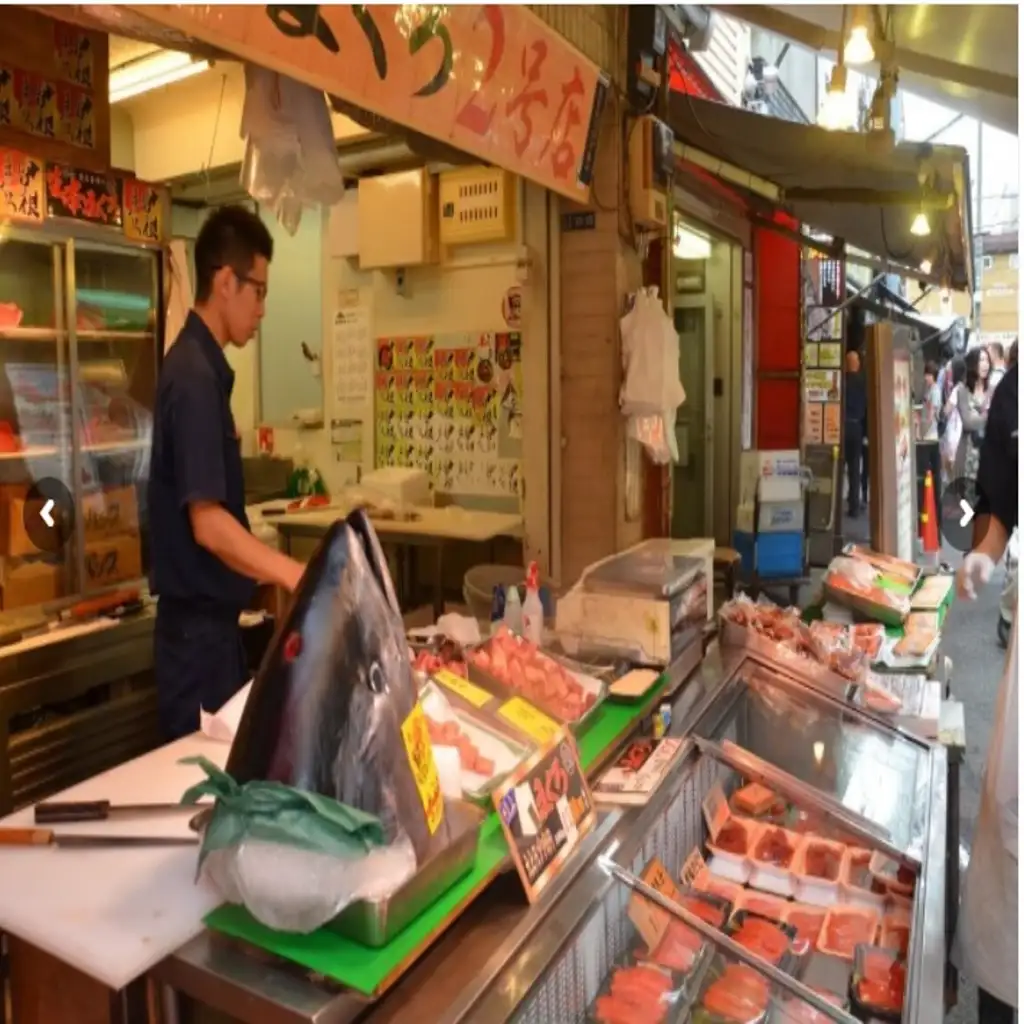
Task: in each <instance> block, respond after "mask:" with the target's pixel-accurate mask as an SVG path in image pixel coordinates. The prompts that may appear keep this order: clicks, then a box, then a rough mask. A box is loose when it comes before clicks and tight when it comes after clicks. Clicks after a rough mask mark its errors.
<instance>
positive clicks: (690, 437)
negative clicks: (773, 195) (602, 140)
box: [669, 218, 743, 545]
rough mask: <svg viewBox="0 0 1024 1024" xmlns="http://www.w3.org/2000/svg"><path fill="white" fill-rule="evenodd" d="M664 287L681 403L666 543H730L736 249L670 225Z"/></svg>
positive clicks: (688, 227)
mask: <svg viewBox="0 0 1024 1024" xmlns="http://www.w3.org/2000/svg"><path fill="white" fill-rule="evenodd" d="M669 287H670V289H671V291H672V304H673V314H674V322H675V328H676V333H677V334H678V336H679V375H680V379H681V380H682V382H683V387H684V388H685V390H686V401H685V402H684V403H683V405H682V406H681V407H680V409H679V411H678V414H677V417H676V429H675V435H676V443H677V445H678V448H679V461H678V463H676V464H675V465H674V466H673V469H672V536H674V537H714V538H715V540H716V542H717V543H719V544H723V545H727V544H729V543H730V538H731V536H732V523H733V518H734V510H735V507H736V497H737V496H736V494H735V493H734V491H735V489H736V487H737V486H738V473H737V467H738V464H739V436H740V423H739V415H740V405H741V403H740V401H739V384H740V360H741V353H742V327H743V318H742V296H743V279H742V248H741V247H740V246H739V245H737V244H736V243H734V242H732V241H731V240H728V239H725V238H723V237H721V236H717V235H713V234H712V233H710V232H708V231H706V230H705V229H704V228H702V227H699V226H697V225H696V224H693V223H691V222H689V221H686V220H683V219H678V218H677V220H676V225H675V231H674V244H673V256H672V263H671V275H670V279H669Z"/></svg>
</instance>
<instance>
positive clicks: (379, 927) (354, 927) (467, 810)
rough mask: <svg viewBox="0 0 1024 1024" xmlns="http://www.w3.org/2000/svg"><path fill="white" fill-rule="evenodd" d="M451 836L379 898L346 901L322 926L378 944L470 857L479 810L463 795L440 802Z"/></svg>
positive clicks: (465, 867)
mask: <svg viewBox="0 0 1024 1024" xmlns="http://www.w3.org/2000/svg"><path fill="white" fill-rule="evenodd" d="M445 814H446V816H447V818H448V823H449V828H450V830H451V835H452V841H451V842H450V843H449V844H448V845H447V846H446V847H445V848H444V849H443V850H441V851H440V853H437V854H435V855H434V856H433V857H431V858H430V859H429V860H427V861H426V862H425V863H424V864H423V865H422V866H421V867H420V868H419V870H418V871H417V872H416V874H414V875H413V876H412V878H410V879H409V880H408V881H407V882H406V883H405V884H404V885H403V886H402V887H401V888H400V889H398V890H397V891H396V892H394V893H392V894H391V895H390V896H388V897H387V898H386V899H382V900H360V901H359V902H357V903H352V904H349V906H347V907H346V908H345V909H344V910H343V911H342V912H341V913H340V914H339V915H338V916H337V917H336V918H335V919H334V920H333V921H331V922H330V923H329V924H328V925H327V927H328V928H330V929H332V930H333V931H336V932H338V933H339V934H341V935H344V936H345V938H347V939H351V940H352V941H353V942H358V943H360V944H361V945H364V946H370V947H371V948H373V949H380V948H381V947H382V946H386V945H387V944H388V943H389V942H390V941H391V940H392V939H393V938H394V937H395V936H396V935H397V934H398V933H399V932H400V931H402V930H403V929H404V928H405V927H407V926H408V925H409V924H411V923H412V922H413V921H414V920H415V919H416V918H417V917H419V916H420V914H422V913H423V911H424V910H426V909H427V907H429V906H430V905H431V904H432V903H435V902H436V901H437V900H439V899H440V898H441V897H442V896H443V895H444V894H445V893H446V892H447V891H448V890H449V889H450V888H451V887H452V886H453V885H454V884H455V883H456V882H457V881H458V880H459V879H460V878H462V877H464V876H465V875H467V874H468V873H469V872H470V870H471V869H472V867H473V864H474V862H475V861H476V847H477V841H478V840H479V838H480V826H481V825H482V824H483V821H484V817H485V813H484V811H483V810H482V809H481V808H479V807H476V806H474V805H473V804H471V803H467V802H466V801H464V800H456V801H449V802H447V803H446V804H445Z"/></svg>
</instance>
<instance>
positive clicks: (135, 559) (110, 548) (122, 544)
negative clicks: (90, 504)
mask: <svg viewBox="0 0 1024 1024" xmlns="http://www.w3.org/2000/svg"><path fill="white" fill-rule="evenodd" d="M141 575H142V543H141V539H140V537H139V535H138V534H137V533H122V534H119V535H118V536H116V537H108V538H105V539H103V540H95V541H92V542H90V543H87V544H86V545H85V580H84V583H85V586H84V587H83V589H84V590H87V591H94V590H100V589H102V588H103V587H108V586H111V585H112V584H114V583H124V582H126V581H128V580H137V579H138V578H139V577H140V576H141Z"/></svg>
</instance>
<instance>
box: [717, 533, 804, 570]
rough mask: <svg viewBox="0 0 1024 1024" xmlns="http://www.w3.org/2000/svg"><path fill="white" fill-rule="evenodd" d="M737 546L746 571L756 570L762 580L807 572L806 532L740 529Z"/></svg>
mask: <svg viewBox="0 0 1024 1024" xmlns="http://www.w3.org/2000/svg"><path fill="white" fill-rule="evenodd" d="M733 547H734V548H735V549H736V551H738V552H739V556H740V565H741V566H742V568H743V572H744V573H745V574H747V575H752V574H753V573H754V572H755V571H756V572H757V575H758V576H760V577H761V578H762V579H766V580H768V579H782V578H788V577H793V576H802V575H803V571H804V535H803V534H802V533H761V534H758V535H757V537H756V538H755V537H754V535H753V534H752V533H745V532H743V531H742V530H736V531H735V533H734V534H733Z"/></svg>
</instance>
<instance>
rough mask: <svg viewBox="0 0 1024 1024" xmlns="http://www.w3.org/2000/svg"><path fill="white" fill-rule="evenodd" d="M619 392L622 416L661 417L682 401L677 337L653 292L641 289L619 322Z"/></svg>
mask: <svg viewBox="0 0 1024 1024" xmlns="http://www.w3.org/2000/svg"><path fill="white" fill-rule="evenodd" d="M619 328H620V330H621V332H622V370H623V380H622V390H621V392H620V395H619V403H620V406H621V408H622V412H623V414H624V415H626V416H645V415H659V416H660V415H663V414H664V413H665V412H666V411H668V410H673V409H677V408H678V407H679V406H680V405H682V403H683V402H684V401H686V392H685V391H684V390H683V385H682V384H681V382H680V380H679V337H678V335H677V334H676V331H675V327H674V326H673V324H672V321H671V320H670V319H669V317H668V314H666V312H665V310H664V309H663V308H662V305H661V303H660V302H659V300H658V289H657V288H641V289H640V290H639V291H638V292H637V293H636V298H635V301H634V302H633V308H632V309H631V310H630V311H629V312H628V313H627V314H626V315H625V316H624V317H623V318H622V319H621V321H620V322H619Z"/></svg>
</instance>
